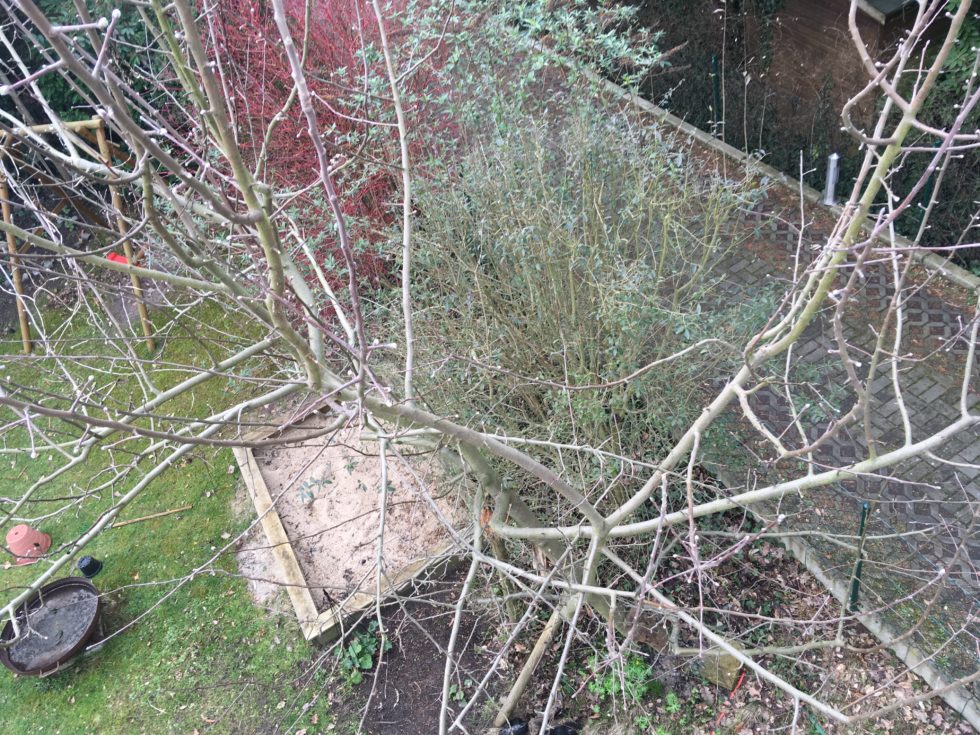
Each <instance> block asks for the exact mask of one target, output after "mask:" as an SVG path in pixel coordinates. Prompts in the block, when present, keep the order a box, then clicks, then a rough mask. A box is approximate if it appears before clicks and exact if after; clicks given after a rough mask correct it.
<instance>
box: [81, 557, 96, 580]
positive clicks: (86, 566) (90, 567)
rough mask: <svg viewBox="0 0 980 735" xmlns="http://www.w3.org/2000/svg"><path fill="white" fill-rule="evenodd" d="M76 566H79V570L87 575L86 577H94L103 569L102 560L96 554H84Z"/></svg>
mask: <svg viewBox="0 0 980 735" xmlns="http://www.w3.org/2000/svg"><path fill="white" fill-rule="evenodd" d="M76 566H77V567H78V571H80V572H81V573H82V574H84V575H85V578H86V579H92V577H94V576H95V575H96V574H98V573H99V572H101V571H102V562H100V561H99V560H98V559H96V558H95V557H94V556H83V557H82V558H81V559H79V560H78V564H77V565H76Z"/></svg>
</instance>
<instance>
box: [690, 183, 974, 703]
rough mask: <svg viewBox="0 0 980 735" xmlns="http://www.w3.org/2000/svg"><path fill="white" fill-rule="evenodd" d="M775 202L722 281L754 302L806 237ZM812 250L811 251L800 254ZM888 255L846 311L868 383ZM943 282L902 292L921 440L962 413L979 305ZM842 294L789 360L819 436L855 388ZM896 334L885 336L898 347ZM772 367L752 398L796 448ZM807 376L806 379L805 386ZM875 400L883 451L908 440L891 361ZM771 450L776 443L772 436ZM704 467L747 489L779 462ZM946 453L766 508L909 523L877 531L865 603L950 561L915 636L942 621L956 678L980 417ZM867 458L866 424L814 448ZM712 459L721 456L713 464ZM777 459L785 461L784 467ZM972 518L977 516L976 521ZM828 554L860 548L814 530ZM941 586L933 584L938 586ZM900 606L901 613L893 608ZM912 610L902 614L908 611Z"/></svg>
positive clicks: (840, 461)
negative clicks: (824, 539)
mask: <svg viewBox="0 0 980 735" xmlns="http://www.w3.org/2000/svg"><path fill="white" fill-rule="evenodd" d="M775 208H776V206H775V204H774V203H773V202H763V204H762V205H760V206H759V207H758V208H757V209H755V210H753V211H750V212H747V213H745V215H744V217H743V221H742V222H741V223H739V224H738V225H737V226H736V227H734V228H733V235H734V234H740V235H742V236H745V237H746V238H747V241H746V243H745V246H743V247H740V248H738V250H737V252H735V253H733V254H732V255H731V256H729V257H728V258H727V259H726V260H725V262H724V263H723V271H724V278H725V281H724V283H723V284H722V285H721V288H723V289H724V290H725V291H727V292H728V293H729V295H730V296H731V297H732V298H737V299H753V298H756V297H757V294H758V293H759V292H760V289H765V288H779V285H780V283H785V282H786V281H787V279H788V278H789V276H791V274H792V270H791V269H792V266H793V258H794V253H795V252H796V249H797V244H798V242H799V234H800V233H799V230H798V229H797V228H795V227H793V226H791V225H789V224H788V223H787V222H786V221H784V220H781V219H779V218H777V217H774V216H773V215H772V214H771V212H770V211H767V209H769V210H771V209H775ZM804 235H805V236H804V238H803V242H804V247H803V248H802V251H801V252H802V253H804V254H809V255H811V256H812V254H813V253H814V252H816V249H817V248H816V247H811V245H815V244H817V243H819V239H820V237H821V233H820V232H819V231H818V230H817V229H816V228H815V227H808V228H807V229H806V230H805V231H804ZM803 257H808V255H804V256H803ZM892 278H893V276H892V270H891V266H890V265H887V264H874V265H870V266H868V267H867V269H866V271H865V278H864V280H863V282H862V283H861V286H860V288H859V290H858V292H857V293H856V294H855V300H854V303H852V304H849V305H848V306H847V308H846V310H845V312H844V313H845V317H844V320H843V331H844V334H845V337H846V339H847V341H848V342H849V343H850V344H851V345H853V346H854V348H855V349H854V356H855V359H858V360H860V362H861V363H862V364H861V366H860V367H859V368H858V373H859V377H860V379H861V380H862V381H864V380H865V379H866V377H867V374H868V364H867V363H868V360H866V359H865V357H866V355H865V354H862V351H863V350H870V349H872V347H873V344H874V342H875V339H876V331H875V330H876V328H877V327H880V322H881V318H882V316H883V315H884V313H885V311H886V308H887V306H888V304H889V302H890V300H891V298H892V295H893V293H894V288H893V285H892V283H893V281H892ZM941 292H942V289H936V288H914V287H909V288H906V289H905V290H904V291H903V296H904V299H905V300H904V310H905V313H906V322H905V327H904V330H905V337H904V339H903V342H902V350H901V351H902V352H903V354H904V353H911V354H912V355H913V356H914V359H912V360H908V361H903V362H901V363H900V369H899V384H900V386H901V390H902V395H903V398H904V401H905V404H906V406H907V409H908V414H909V418H910V424H911V427H912V434H913V439H914V440H918V439H922V438H924V437H926V436H928V435H929V434H931V433H932V432H934V431H936V430H938V429H940V428H942V427H944V426H946V425H948V424H949V423H951V422H952V421H954V420H955V419H956V418H958V417H959V414H960V408H959V403H960V389H961V381H962V378H963V369H964V366H965V357H966V353H967V349H968V340H969V331H968V328H969V326H970V324H971V320H972V319H973V313H972V311H967V310H965V309H962V308H959V307H957V306H953V305H951V304H949V303H946V302H945V301H944V299H943V298H942V297H941V296H939V295H937V294H938V293H941ZM833 308H834V307H833V305H830V306H828V308H826V309H825V310H824V311H823V312H822V313H821V314H820V316H819V317H818V319H817V320H815V322H814V323H813V324H811V325H810V326H809V327H808V329H807V330H806V332H805V333H804V336H803V338H802V339H801V340H800V342H799V343H798V344H797V345H796V346H795V347H794V360H795V362H796V363H797V366H796V367H794V368H793V373H792V376H799V377H796V378H795V380H793V378H791V380H793V382H794V383H795V384H796V387H795V388H794V403H797V405H798V408H799V407H800V405H799V404H802V403H811V404H813V405H814V406H817V407H819V408H820V409H821V411H822V414H823V415H821V411H814V410H813V409H810V410H809V411H808V412H807V413H806V414H804V417H805V418H804V423H805V426H804V430H805V432H806V433H807V435H808V436H809V438H810V440H813V439H815V438H816V437H817V436H819V435H820V433H821V432H822V431H823V430H824V429H825V428H826V426H827V424H828V421H829V420H830V419H832V418H833V417H834V416H835V415H840V414H843V413H846V412H847V411H848V410H849V409H850V408H851V406H852V405H853V402H854V395H853V392H852V391H850V390H849V389H848V387H847V383H846V375H845V372H844V370H843V368H842V366H841V362H840V360H839V358H838V357H837V355H836V350H837V345H836V342H835V340H834V335H833V330H832V323H831V320H830V315H831V313H832V310H833ZM892 339H893V335H892V334H889V336H888V342H887V344H888V346H889V348H890V346H891V340H892ZM768 369H769V373H767V377H771V378H773V383H772V385H771V387H766V388H763V389H761V390H759V391H757V392H756V393H755V394H753V395H752V397H751V399H750V405H752V407H753V410H754V411H756V413H757V415H758V416H759V418H760V419H761V420H762V421H763V422H764V423H765V424H766V425H767V428H769V429H770V430H771V431H772V432H773V433H775V434H776V435H777V436H782V437H783V440H784V441H785V442H786V443H787V445H792V444H793V439H794V438H796V437H797V436H798V434H797V433H796V429H795V428H793V426H792V423H791V413H790V410H789V405H788V403H787V399H786V396H785V391H784V386H783V385H782V384H781V381H782V369H783V368H782V365H775V366H770V367H769V368H768ZM803 384H806V385H809V386H812V388H810V387H806V385H803ZM869 389H870V390H869V393H870V395H871V397H872V402H873V403H872V411H871V420H870V427H871V432H870V433H871V439H872V441H873V442H875V443H876V445H877V448H878V450H879V451H882V450H887V449H891V448H895V447H898V446H901V444H902V443H903V441H904V430H903V426H902V421H901V417H900V412H899V409H898V403H897V401H896V397H895V393H894V386H893V382H892V376H891V368H890V363H887V362H886V363H884V364H882V365H880V366H879V369H878V371H877V373H876V377H875V378H874V379H873V380H872V381H871V383H870V386H869ZM978 390H980V365H978V366H974V371H973V375H972V376H971V386H970V392H969V398H968V404H969V405H970V406H971V407H975V406H976V405H977V403H978V402H980V395H978ZM738 414H740V412H739V411H738V410H737V409H733V410H732V412H731V415H730V416H729V417H728V418H729V419H730V421H729V426H730V427H732V432H733V433H734V434H735V435H737V436H738V437H739V441H742V442H743V443H746V444H748V445H749V446H748V448H749V449H751V450H753V452H754V453H755V454H757V455H758V456H763V457H765V456H772V453H771V452H769V453H768V454H767V453H766V452H765V447H764V446H762V445H761V443H760V442H759V441H758V436H757V435H756V436H755V438H754V439H753V438H749V437H750V432H749V431H746V428H747V427H746V425H745V422H744V420H743V419H741V418H740V416H739V415H738ZM770 448H771V447H770ZM708 452H709V453H708V460H709V464H712V465H714V467H715V469H716V470H717V471H718V474H719V476H720V477H721V478H722V479H723V480H724V481H725V482H726V484H729V485H732V484H733V482H732V481H733V480H734V481H736V482H737V483H738V484H740V485H742V486H745V485H747V484H748V485H751V484H753V483H758V484H759V485H764V484H769V483H771V482H773V481H775V480H776V479H778V470H776V471H775V473H774V471H773V469H772V468H770V467H768V466H763V467H736V466H734V464H733V463H731V462H728V463H727V464H723V463H721V462H718V461H717V458H720V457H723V456H724V457H730V456H731V453H730V452H727V453H726V452H724V451H721V450H718V451H716V452H715V453H712V452H711V449H710V445H709V449H708ZM936 454H937V457H938V458H940V459H942V460H946V462H941V461H938V459H932V458H928V457H927V458H918V459H915V460H911V461H909V462H906V463H903V464H902V465H899V466H896V467H892V468H890V469H888V470H886V471H884V472H883V473H881V475H882V476H879V477H868V478H859V479H857V480H854V481H848V482H844V483H839V484H837V485H835V486H833V487H829V488H826V489H822V490H819V491H816V492H812V493H809V494H807V495H806V496H805V497H803V498H799V497H794V498H788V499H785V500H784V501H782V502H781V503H780V505H779V507H778V509H777V508H769V509H768V510H769V512H771V513H776V512H777V511H778V512H780V513H784V514H786V515H787V518H788V521H787V527H789V528H810V529H813V528H821V529H825V530H827V531H829V532H830V533H832V534H839V535H854V534H856V533H857V527H858V522H859V517H860V507H861V503H862V502H869V503H871V509H872V512H871V515H870V517H869V526H868V529H869V534H871V535H888V534H895V533H896V532H898V533H910V532H917V533H911V534H910V535H907V536H904V537H902V538H899V539H896V538H891V539H887V540H881V541H878V540H875V541H871V542H869V543H868V545H867V548H866V551H867V560H866V561H865V566H864V576H863V580H862V581H863V592H862V595H863V600H862V602H863V605H862V606H863V608H864V609H868V610H870V609H872V608H874V607H877V606H879V605H881V606H884V605H886V604H888V603H890V602H892V601H894V600H895V599H899V598H901V597H903V596H904V595H907V594H908V593H909V592H911V591H912V590H913V589H915V588H916V587H917V586H920V585H921V584H922V582H923V581H925V580H929V579H933V580H934V579H936V576H937V572H938V570H939V569H947V570H948V575H947V577H946V578H945V579H943V580H942V582H941V584H942V588H941V591H940V592H939V598H938V600H937V604H935V605H933V607H932V608H931V609H930V611H929V617H930V620H931V621H932V630H931V632H930V633H926V632H924V629H926V628H928V627H929V626H922V627H923V633H922V635H921V636H920V638H921V640H919V641H918V643H919V645H920V647H921V648H922V649H927V650H933V649H935V648H936V647H937V646H938V644H935V645H933V644H932V641H931V639H930V636H932V638H935V636H936V631H937V630H938V631H946V632H945V635H948V636H950V637H952V639H953V640H952V642H951V643H950V644H949V645H947V646H946V647H945V648H944V649H943V650H942V652H941V653H942V655H937V656H936V657H935V660H936V661H937V662H938V665H939V666H940V668H942V669H944V670H945V672H946V673H947V675H948V676H950V677H957V676H963V675H965V674H969V673H972V672H973V671H975V670H976V668H977V660H978V655H980V651H978V648H977V641H978V640H980V626H978V621H980V604H978V599H980V573H978V569H980V523H976V518H977V517H978V516H980V469H978V468H977V467H975V466H969V465H971V464H972V465H975V464H976V463H977V462H980V428H976V427H974V429H973V430H971V431H967V432H963V433H961V434H960V435H959V436H957V437H955V438H954V439H953V440H951V441H950V442H948V443H947V445H946V446H944V447H942V448H941V450H940V451H938V452H937V453H936ZM865 456H867V440H866V438H865V431H864V426H863V423H861V422H858V423H856V424H852V425H851V426H849V427H848V428H847V429H845V430H844V431H842V432H840V434H839V435H838V436H836V437H834V438H833V439H831V440H830V441H827V442H826V443H825V444H823V445H822V446H821V447H820V448H819V450H818V451H817V452H816V453H815V455H814V461H815V464H816V465H818V467H817V468H816V469H817V470H818V471H819V470H820V469H823V468H826V467H835V466H841V465H846V464H848V463H851V462H854V461H856V460H859V459H862V458H864V457H865ZM712 459H715V461H713V462H712V461H711V460H712ZM777 467H778V465H777ZM975 525H976V527H974V526H975ZM808 543H810V545H811V546H812V547H813V549H814V550H815V551H816V552H817V554H818V556H819V557H820V559H821V565H822V566H823V567H824V569H828V570H830V571H831V573H832V574H834V575H836V577H837V578H838V579H843V580H845V581H846V580H849V578H850V574H851V570H852V567H853V562H854V554H853V553H847V552H843V551H842V550H841V548H840V547H839V546H836V545H834V544H831V543H821V541H820V540H819V539H816V540H814V541H812V542H808ZM939 586H940V585H938V584H937V585H935V586H934V587H932V588H930V593H931V592H932V591H933V590H935V589H938V588H939ZM925 597H928V595H924V596H922V595H920V597H919V598H916V599H915V600H913V602H912V605H913V607H914V608H915V609H918V610H921V609H924V608H923V604H922V600H923V599H924V598H925ZM890 614H893V615H898V614H899V612H898V611H893V612H892V613H890ZM904 614H905V615H908V613H907V612H905V613H904ZM892 622H893V623H894V624H895V626H896V628H897V629H904V628H907V627H908V623H907V622H906V621H905V620H892ZM974 697H975V698H976V701H978V702H980V688H976V687H975V688H974Z"/></svg>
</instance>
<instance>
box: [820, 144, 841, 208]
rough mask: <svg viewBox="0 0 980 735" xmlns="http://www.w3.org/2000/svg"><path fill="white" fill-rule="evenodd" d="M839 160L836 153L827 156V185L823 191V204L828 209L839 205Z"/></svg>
mask: <svg viewBox="0 0 980 735" xmlns="http://www.w3.org/2000/svg"><path fill="white" fill-rule="evenodd" d="M839 160H840V156H838V155H837V154H836V153H831V154H830V155H829V156H827V184H826V186H824V190H823V203H824V204H826V205H827V206H828V207H831V206H833V205H834V204H836V203H837V198H836V190H837V162H838V161H839Z"/></svg>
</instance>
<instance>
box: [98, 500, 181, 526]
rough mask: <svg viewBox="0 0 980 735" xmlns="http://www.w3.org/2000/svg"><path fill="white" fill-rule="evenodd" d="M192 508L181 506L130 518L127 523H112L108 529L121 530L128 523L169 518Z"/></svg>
mask: <svg viewBox="0 0 980 735" xmlns="http://www.w3.org/2000/svg"><path fill="white" fill-rule="evenodd" d="M193 507H194V506H192V505H182V506H180V507H179V508H171V509H170V510H161V511H160V512H159V513H150V515H148V516H140V517H139V518H130V519H129V520H128V521H119V522H118V523H113V524H112V525H111V526H109V528H121V527H122V526H128V525H129V524H130V523H142V522H143V521H149V520H152V519H153V518H162V517H163V516H171V515H173V514H174V513H180V512H181V511H185V510H190V509H191V508H193Z"/></svg>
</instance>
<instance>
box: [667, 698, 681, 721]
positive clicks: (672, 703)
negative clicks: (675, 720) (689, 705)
mask: <svg viewBox="0 0 980 735" xmlns="http://www.w3.org/2000/svg"><path fill="white" fill-rule="evenodd" d="M664 711H666V712H667V714H669V715H676V714H677V713H678V712H680V711H681V700H680V699H679V698H678V696H677V695H676V694H674V693H673V692H667V701H666V703H665V704H664Z"/></svg>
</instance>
